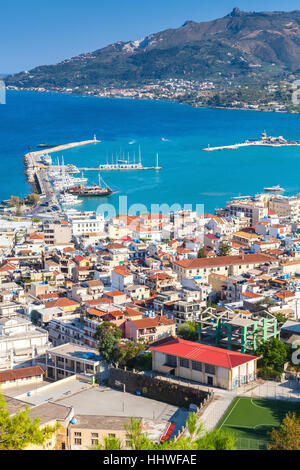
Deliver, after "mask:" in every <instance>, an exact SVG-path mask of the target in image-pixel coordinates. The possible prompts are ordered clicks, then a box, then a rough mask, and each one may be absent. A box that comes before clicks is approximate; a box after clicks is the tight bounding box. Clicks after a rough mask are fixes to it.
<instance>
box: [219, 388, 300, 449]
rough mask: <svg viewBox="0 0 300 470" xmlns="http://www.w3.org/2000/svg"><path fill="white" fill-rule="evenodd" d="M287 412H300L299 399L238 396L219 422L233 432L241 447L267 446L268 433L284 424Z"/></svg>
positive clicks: (222, 427) (220, 425)
mask: <svg viewBox="0 0 300 470" xmlns="http://www.w3.org/2000/svg"><path fill="white" fill-rule="evenodd" d="M288 411H292V412H296V413H297V414H298V413H299V414H300V403H299V402H288V401H282V400H269V399H258V398H248V397H237V398H235V399H234V400H233V402H232V403H231V405H230V406H229V408H228V410H227V411H226V412H225V414H224V415H223V417H222V418H221V420H220V421H219V423H218V428H221V429H227V430H229V431H231V432H233V433H234V434H235V435H236V438H237V447H238V448H240V449H264V448H266V444H267V441H268V440H269V437H268V433H269V432H270V431H271V430H272V428H274V427H278V426H279V425H280V424H281V421H282V419H283V418H284V417H285V415H286V413H287V412H288Z"/></svg>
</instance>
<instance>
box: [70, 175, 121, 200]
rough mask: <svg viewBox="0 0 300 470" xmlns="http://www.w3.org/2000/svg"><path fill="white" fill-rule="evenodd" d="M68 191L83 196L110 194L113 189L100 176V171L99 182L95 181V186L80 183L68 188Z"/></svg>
mask: <svg viewBox="0 0 300 470" xmlns="http://www.w3.org/2000/svg"><path fill="white" fill-rule="evenodd" d="M66 191H67V192H68V193H70V194H73V195H75V196H81V197H86V196H90V197H95V196H110V195H111V194H112V190H111V189H110V187H109V186H108V185H107V184H106V183H105V182H104V181H103V179H102V178H101V177H100V173H99V182H98V184H96V183H95V184H94V186H83V185H82V184H80V185H79V186H73V187H71V188H68V189H67V190H66Z"/></svg>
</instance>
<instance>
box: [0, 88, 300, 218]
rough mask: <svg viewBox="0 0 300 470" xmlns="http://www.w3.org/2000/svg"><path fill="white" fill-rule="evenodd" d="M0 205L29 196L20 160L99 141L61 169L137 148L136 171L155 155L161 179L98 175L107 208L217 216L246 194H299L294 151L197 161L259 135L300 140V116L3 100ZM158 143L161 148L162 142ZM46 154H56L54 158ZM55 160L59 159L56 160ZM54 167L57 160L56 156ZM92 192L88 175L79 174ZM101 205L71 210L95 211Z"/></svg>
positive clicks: (81, 100) (299, 161) (138, 103)
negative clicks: (124, 201) (162, 207)
mask: <svg viewBox="0 0 300 470" xmlns="http://www.w3.org/2000/svg"><path fill="white" fill-rule="evenodd" d="M0 122H1V127H0V161H1V170H2V171H1V173H0V199H1V200H2V199H7V198H9V196H10V195H11V194H14V195H19V196H25V195H26V194H28V193H29V192H30V187H29V186H28V185H27V183H26V180H25V175H24V166H23V158H22V157H23V155H24V153H26V152H27V151H29V150H28V147H29V146H30V147H31V150H36V148H35V146H36V145H37V144H40V143H44V142H47V143H49V144H64V143H68V142H73V141H79V140H87V139H92V138H93V135H94V133H95V134H96V135H97V139H99V140H101V141H102V142H101V143H99V144H92V145H89V146H86V147H81V148H76V149H70V150H66V151H64V152H63V156H64V160H65V163H74V164H75V165H78V166H82V167H84V166H97V165H99V163H106V160H107V159H108V161H109V162H110V161H111V155H112V153H113V154H114V155H116V153H118V152H119V153H120V152H121V155H122V156H123V153H124V154H125V157H127V154H128V152H129V153H130V156H131V158H133V154H134V152H135V155H136V159H137V157H138V147H139V145H140V146H141V152H142V162H143V164H144V165H145V166H152V165H154V164H155V162H156V153H158V154H159V164H160V165H161V166H162V167H163V169H162V170H160V171H155V170H153V171H152V170H150V171H130V172H127V171H126V172H103V173H102V176H103V179H104V180H105V182H106V183H107V184H108V185H109V186H111V187H112V189H114V190H117V191H118V192H117V193H115V194H113V195H112V196H111V197H110V198H107V199H106V202H110V203H112V204H114V205H115V206H118V199H119V196H124V195H126V196H127V197H128V205H131V204H134V203H142V204H144V205H146V207H148V208H150V205H151V204H154V203H158V204H163V203H166V204H169V205H172V204H174V203H179V204H181V205H183V204H193V205H195V204H204V210H205V212H208V211H213V210H214V208H215V207H222V206H223V205H224V203H225V202H226V201H227V200H228V199H229V198H230V197H232V196H239V195H252V194H255V193H257V192H260V191H261V190H262V189H263V187H264V186H272V185H276V184H280V185H281V186H282V187H284V188H285V189H286V193H285V194H292V193H295V192H298V191H300V181H299V173H300V171H299V170H300V147H286V148H284V147H283V148H278V149H274V148H264V147H258V148H254V147H247V148H241V149H238V150H223V151H216V152H203V151H202V150H201V149H202V148H204V147H207V145H208V144H210V145H211V146H219V145H227V144H233V143H237V142H242V141H244V140H246V139H248V138H258V137H259V136H260V134H261V132H263V131H264V130H266V131H267V133H268V134H269V135H274V136H278V135H282V136H284V137H285V138H289V139H297V140H298V139H299V140H300V116H299V115H296V114H286V113H263V112H256V111H238V110H219V109H200V108H192V107H190V106H188V105H180V104H177V103H169V102H159V101H143V100H126V99H102V98H96V97H82V96H74V95H64V94H56V93H33V92H12V91H11V92H8V93H7V104H6V105H0ZM162 139H163V140H162ZM53 155H54V154H53ZM59 157H61V154H59ZM54 158H55V157H54ZM85 176H87V177H89V181H90V183H91V184H92V183H94V182H97V179H98V175H97V173H95V172H87V173H86V174H85ZM100 202H101V203H103V202H105V199H103V198H101V201H100V198H89V199H85V200H84V204H82V205H81V206H78V208H79V207H80V208H83V209H96V208H97V206H98V205H99V203H100Z"/></svg>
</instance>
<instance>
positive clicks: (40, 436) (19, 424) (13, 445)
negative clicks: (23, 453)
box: [0, 394, 59, 450]
mask: <svg viewBox="0 0 300 470" xmlns="http://www.w3.org/2000/svg"><path fill="white" fill-rule="evenodd" d="M39 423H40V419H39V418H35V419H34V420H33V421H32V420H31V418H30V416H29V406H26V409H25V410H24V411H18V412H17V413H16V414H15V415H13V416H10V413H9V411H8V410H7V408H6V402H5V400H4V398H3V396H2V395H1V394H0V450H23V449H25V448H26V447H27V446H28V445H29V444H36V445H43V444H44V443H45V442H46V441H47V440H48V439H49V438H50V437H51V436H52V434H53V433H54V432H55V431H56V430H57V429H58V428H59V425H58V424H57V425H56V426H45V427H44V428H40V426H39Z"/></svg>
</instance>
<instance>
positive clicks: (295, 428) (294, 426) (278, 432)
mask: <svg viewBox="0 0 300 470" xmlns="http://www.w3.org/2000/svg"><path fill="white" fill-rule="evenodd" d="M269 437H270V443H269V444H268V449H269V450H300V418H299V417H297V416H296V414H295V413H291V412H289V413H287V414H286V415H285V417H284V418H283V420H282V423H281V425H280V428H279V429H272V431H271V432H270V434H269Z"/></svg>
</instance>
